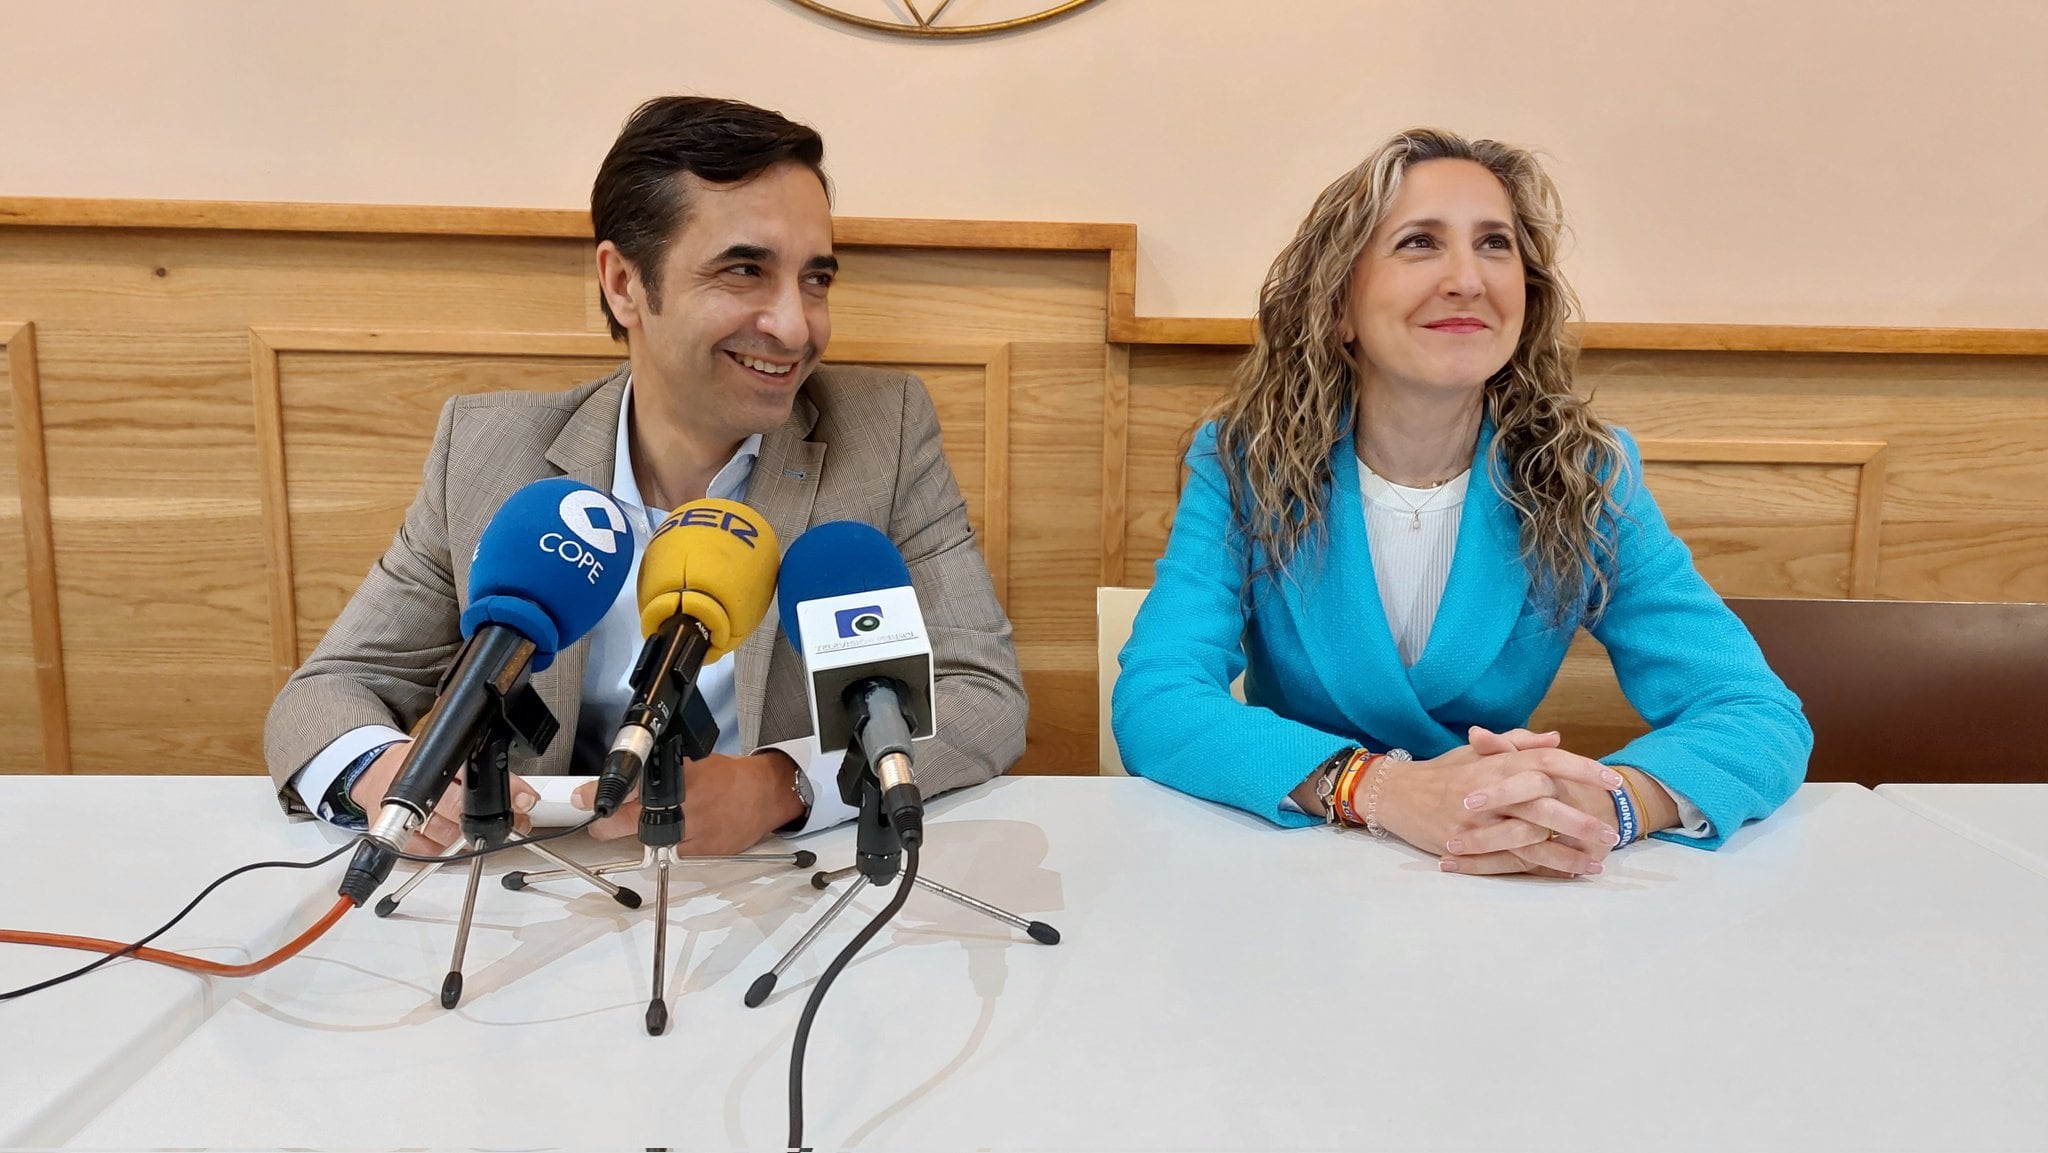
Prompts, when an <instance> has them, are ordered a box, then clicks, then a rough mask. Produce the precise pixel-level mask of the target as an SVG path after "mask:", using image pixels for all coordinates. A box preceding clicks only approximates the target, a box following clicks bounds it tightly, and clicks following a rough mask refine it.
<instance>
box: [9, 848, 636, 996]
mask: <svg viewBox="0 0 2048 1153" xmlns="http://www.w3.org/2000/svg"><path fill="white" fill-rule="evenodd" d="M595 820H597V817H596V815H595V814H593V815H592V816H590V817H588V818H586V819H585V820H584V822H583V823H582V824H580V825H571V826H569V827H568V828H565V829H558V830H556V831H554V832H552V833H544V834H542V835H540V836H537V837H522V838H518V839H515V840H506V841H503V842H501V843H499V844H496V845H492V846H489V847H487V848H483V849H473V850H471V851H469V852H466V853H458V854H456V855H454V856H452V857H429V856H425V855H422V854H418V853H401V852H398V851H396V850H392V851H391V855H392V856H394V857H397V858H398V859H399V860H402V861H417V862H420V863H423V864H432V863H435V862H439V863H441V864H453V863H457V862H461V861H468V860H471V859H473V858H476V857H484V856H489V855H490V854H492V853H497V852H502V851H504V850H506V849H511V848H516V847H518V846H519V845H522V844H525V843H527V842H529V841H552V840H554V839H556V838H557V837H566V836H569V835H570V834H571V833H580V832H582V831H583V830H584V829H587V828H589V827H590V824H591V822H592V821H595ZM363 839H364V838H363V837H362V836H361V835H357V836H355V837H351V838H350V839H349V840H347V841H345V842H343V843H342V844H341V845H340V846H339V847H338V848H336V849H335V850H334V851H333V852H331V853H329V854H327V855H326V856H324V857H321V858H320V859H319V860H316V861H257V862H255V863H254V864H249V865H243V866H241V867H239V868H235V869H230V870H229V871H227V872H226V873H223V874H221V875H220V876H219V877H217V878H215V879H214V881H213V883H212V884H210V885H208V886H206V887H205V888H204V889H201V890H199V895H198V896H196V897H194V898H192V900H191V902H190V903H189V904H187V905H186V906H185V907H184V908H183V909H180V910H178V915H177V916H175V917H172V918H171V919H170V920H168V921H165V922H164V923H163V924H162V925H160V926H158V927H157V929H156V930H155V931H154V932H152V933H150V934H149V935H148V936H147V937H144V938H142V939H141V940H139V941H134V942H131V943H130V944H129V945H128V946H127V947H126V948H124V949H122V950H120V951H119V952H115V953H108V954H106V955H105V956H103V957H100V958H99V959H98V960H95V961H91V962H88V963H86V964H84V965H80V966H79V967H78V968H76V969H73V970H71V971H70V972H68V973H59V974H58V975H56V976H55V977H51V978H49V979H47V980H43V981H37V982H36V983H35V984H33V985H23V986H22V987H21V988H19V989H9V990H7V991H6V992H4V993H0V1002H4V1001H12V1000H14V999H15V998H17V997H26V996H28V995H29V994H30V993H40V992H42V991H43V990H45V989H51V988H55V987H56V986H58V985H62V984H63V983H64V982H66V981H73V980H76V979H78V978H80V977H83V976H85V975H86V974H87V973H90V972H92V971H93V970H95V969H98V968H99V967H101V966H102V965H106V964H109V963H111V962H114V961H118V960H120V959H121V958H123V957H126V956H128V955H130V954H132V953H134V952H135V951H136V950H137V949H140V948H142V947H143V946H145V945H147V944H149V943H150V942H151V941H154V940H156V939H157V938H158V937H161V936H163V935H164V934H165V933H168V932H170V931H171V930H172V929H173V928H175V927H176V926H177V924H178V922H180V921H182V920H184V919H185V918H186V917H188V916H190V915H191V914H192V910H194V909H197V908H198V907H199V903H200V902H201V901H204V900H206V898H208V897H210V896H212V895H213V891H214V890H215V889H218V888H220V887H221V886H222V885H225V884H227V883H228V882H229V881H232V880H234V879H235V878H236V877H239V876H241V875H242V874H243V873H250V872H254V871H256V870H257V869H317V868H319V867H320V866H322V865H324V864H326V863H328V862H329V861H332V860H334V859H335V858H336V857H339V856H341V855H342V854H343V853H346V852H348V851H349V850H350V849H352V848H354V847H356V845H358V844H360V843H361V842H362V841H363Z"/></svg>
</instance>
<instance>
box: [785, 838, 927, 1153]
mask: <svg viewBox="0 0 2048 1153" xmlns="http://www.w3.org/2000/svg"><path fill="white" fill-rule="evenodd" d="M903 858H904V859H903V875H902V877H900V878H898V879H897V882H896V894H895V896H892V897H890V898H889V903H888V904H886V905H884V906H882V911H881V912H879V913H876V914H875V916H874V919H873V920H871V921H869V922H868V923H867V924H865V925H863V926H861V930H860V932H858V933H855V934H854V935H853V940H851V941H848V942H847V943H846V947H845V948H844V949H841V950H840V951H839V955H838V956H836V957H834V958H832V963H831V964H829V965H827V966H825V971H824V973H822V974H821V975H819V977H818V983H817V985H816V986H815V987H813V988H812V989H811V996H810V999H809V1000H807V1001H805V1002H804V1012H803V1016H801V1017H799V1018H797V1023H796V1040H795V1041H794V1042H793V1043H792V1044H791V1045H790V1048H789V1153H800V1151H801V1153H809V1150H808V1147H807V1146H806V1145H805V1144H804V1050H805V1049H806V1048H808V1047H809V1045H810V1040H811V1022H812V1021H814V1020H816V1019H817V1016H818V1005H819V1003H820V1002H822V1001H823V1000H824V999H825V990H827V989H829V988H831V987H832V981H833V979H834V978H836V977H838V976H839V973H840V970H842V969H844V968H846V966H847V965H849V964H851V963H852V961H853V958H854V955H855V954H857V953H859V952H860V951H861V949H862V948H863V947H865V946H866V945H867V943H868V942H869V941H872V940H874V938H875V934H877V933H879V932H881V931H882V926H883V925H886V924H888V923H889V921H890V919H891V918H893V917H895V916H896V914H897V913H898V912H899V911H901V910H902V908H903V902H905V901H907V900H909V899H910V890H911V889H912V888H914V887H915V886H916V884H917V846H915V845H905V846H903Z"/></svg>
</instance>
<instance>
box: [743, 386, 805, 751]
mask: <svg viewBox="0 0 2048 1153" xmlns="http://www.w3.org/2000/svg"><path fill="white" fill-rule="evenodd" d="M817 423H818V409H817V406H816V405H814V404H812V403H811V399H810V397H809V396H807V395H805V394H804V393H801V392H799V393H797V397H796V404H795V405H793V406H792V407H791V408H790V412H789V419H788V420H786V421H784V422H783V425H782V427H781V428H778V429H776V430H775V431H774V432H771V433H769V434H767V435H766V436H763V437H762V438H761V455H760V458H759V459H757V460H756V461H755V462H754V472H753V475H752V477H750V478H749V479H748V481H747V499H746V503H747V505H748V506H749V507H751V508H753V509H754V510H755V511H756V512H759V513H760V514H761V515H762V516H764V517H766V518H767V519H768V524H769V526H770V527H772V528H773V529H774V530H775V539H776V541H777V542H778V543H779V544H780V545H781V546H782V548H784V549H785V550H786V549H788V548H789V545H790V542H791V541H794V540H795V539H796V538H797V537H798V535H800V534H801V533H802V532H803V531H804V530H805V529H806V528H808V527H810V523H811V509H812V506H813V505H815V504H816V503H817V498H818V479H819V476H820V474H821V472H822V471H823V469H824V465H825V445H824V444H822V443H820V442H818V441H814V440H811V439H810V435H811V430H812V429H813V428H815V427H817ZM768 616H769V619H767V620H764V621H762V622H761V627H759V628H757V629H755V630H754V632H753V635H751V636H749V637H748V638H747V639H746V640H745V641H744V642H742V643H741V645H740V647H739V651H738V652H736V653H735V654H734V656H733V681H734V684H735V687H736V688H737V689H738V693H737V696H738V698H739V713H740V744H741V746H742V747H743V748H745V749H747V750H749V751H751V750H752V749H753V748H754V747H755V746H756V745H757V744H759V743H760V736H761V713H762V709H763V708H764V706H765V702H766V701H767V696H768V678H769V672H770V668H771V666H772V665H773V663H774V660H775V658H776V657H777V656H778V655H779V654H780V652H781V650H779V649H777V648H776V646H775V638H776V637H777V636H779V635H780V633H781V630H780V629H779V628H777V627H776V622H775V617H776V610H775V609H774V608H772V607H771V608H770V610H769V613H768Z"/></svg>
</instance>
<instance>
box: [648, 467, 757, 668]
mask: <svg viewBox="0 0 2048 1153" xmlns="http://www.w3.org/2000/svg"><path fill="white" fill-rule="evenodd" d="M781 566H782V549H781V547H780V546H779V545H778V544H777V543H776V540H775V530H774V529H773V528H771V527H769V525H768V519H767V518H766V517H764V516H762V515H761V514H760V513H758V512H756V511H754V510H753V509H751V508H748V507H747V506H746V505H743V504H741V503H740V502H738V501H736V500H693V501H691V502H690V503H688V504H686V505H684V506H683V507H681V508H679V509H677V510H676V511H674V512H672V513H670V514H669V516H668V519H667V520H664V521H662V522H661V527H659V528H657V529H655V530H654V537H653V539H651V540H649V541H648V542H647V551H646V553H644V554H643V555H642V557H641V560H640V635H642V636H647V637H651V636H653V635H654V634H655V633H656V632H658V631H660V629H661V626H662V625H663V624H664V623H666V622H668V621H670V620H673V619H674V618H675V616H676V615H677V614H678V613H680V614H682V615H684V616H687V617H690V618H692V619H694V620H696V621H697V622H698V623H700V624H702V625H703V626H704V628H705V629H706V631H708V632H709V633H710V637H711V650H710V652H709V653H708V654H707V655H706V656H705V658H704V659H705V660H707V661H715V660H717V659H719V658H720V657H723V656H724V655H725V654H727V653H729V652H731V651H732V650H734V649H736V648H738V647H739V644H740V642H741V641H743V640H745V639H747V634H748V633H750V632H753V631H754V627H755V626H756V625H759V624H760V623H761V618H762V617H765V616H767V615H768V604H769V602H770V601H773V600H774V599H775V574H776V572H777V570H778V569H780V568H781Z"/></svg>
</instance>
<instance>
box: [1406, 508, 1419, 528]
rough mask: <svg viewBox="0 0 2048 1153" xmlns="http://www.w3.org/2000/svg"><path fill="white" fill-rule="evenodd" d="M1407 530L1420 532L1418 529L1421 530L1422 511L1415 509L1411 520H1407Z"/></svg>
mask: <svg viewBox="0 0 2048 1153" xmlns="http://www.w3.org/2000/svg"><path fill="white" fill-rule="evenodd" d="M1408 531H1409V532H1420V531H1422V513H1421V511H1420V510H1417V511H1416V513H1415V517H1414V519H1412V520H1410V521H1409V522H1408Z"/></svg>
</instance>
